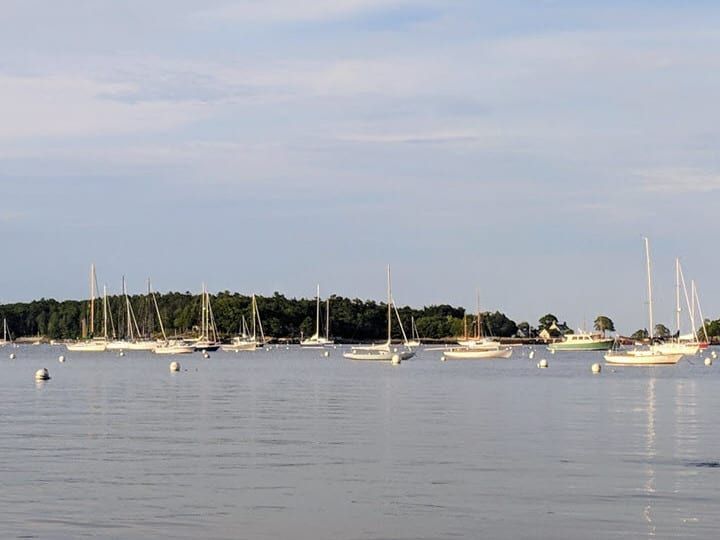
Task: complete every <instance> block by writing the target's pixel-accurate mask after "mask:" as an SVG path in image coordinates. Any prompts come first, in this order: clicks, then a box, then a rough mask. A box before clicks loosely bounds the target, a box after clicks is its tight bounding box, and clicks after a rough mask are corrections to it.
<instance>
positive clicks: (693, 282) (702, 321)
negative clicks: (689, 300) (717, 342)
mask: <svg viewBox="0 0 720 540" xmlns="http://www.w3.org/2000/svg"><path fill="white" fill-rule="evenodd" d="M690 286H691V287H692V293H693V306H695V303H696V302H697V307H698V313H699V314H700V322H701V323H702V329H703V334H705V342H706V343H707V342H709V341H710V338H708V334H707V328H706V327H705V317H704V316H703V312H702V307H701V306H700V297H699V296H698V292H697V287H695V281H694V280H691V282H690ZM693 309H694V308H693ZM694 332H695V330H693V333H694ZM695 339H697V337H696V338H695Z"/></svg>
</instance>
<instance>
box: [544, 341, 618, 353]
mask: <svg viewBox="0 0 720 540" xmlns="http://www.w3.org/2000/svg"><path fill="white" fill-rule="evenodd" d="M613 343H615V340H614V339H603V340H597V341H593V342H588V343H565V342H559V343H552V344H550V345H548V350H550V351H555V352H559V351H609V350H610V349H612V346H613Z"/></svg>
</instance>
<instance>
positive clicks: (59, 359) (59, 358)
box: [58, 354, 65, 364]
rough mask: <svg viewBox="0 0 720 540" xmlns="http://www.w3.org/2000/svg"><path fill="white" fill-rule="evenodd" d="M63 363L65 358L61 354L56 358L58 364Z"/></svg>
mask: <svg viewBox="0 0 720 540" xmlns="http://www.w3.org/2000/svg"><path fill="white" fill-rule="evenodd" d="M64 361H65V357H64V356H63V355H62V354H61V355H60V356H58V362H60V363H61V364H62V363H63V362H64Z"/></svg>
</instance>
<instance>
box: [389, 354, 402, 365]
mask: <svg viewBox="0 0 720 540" xmlns="http://www.w3.org/2000/svg"><path fill="white" fill-rule="evenodd" d="M391 362H392V365H393V366H399V365H400V355H399V354H393V355H392V360H391Z"/></svg>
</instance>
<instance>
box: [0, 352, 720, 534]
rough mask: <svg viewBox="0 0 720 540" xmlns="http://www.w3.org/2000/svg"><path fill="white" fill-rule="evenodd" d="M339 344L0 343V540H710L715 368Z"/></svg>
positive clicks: (717, 475) (714, 517)
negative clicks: (39, 379)
mask: <svg viewBox="0 0 720 540" xmlns="http://www.w3.org/2000/svg"><path fill="white" fill-rule="evenodd" d="M10 352H15V354H17V359H15V360H9V359H8V354H9V353H10ZM340 352H341V351H339V350H331V355H330V357H329V358H324V357H323V356H322V355H321V352H320V351H317V350H299V349H297V348H293V349H291V350H285V349H280V350H272V351H271V352H264V351H258V352H256V353H240V354H231V353H221V352H218V353H214V354H213V355H212V357H211V358H210V359H203V358H202V357H201V356H200V355H193V356H189V357H188V356H183V357H179V358H177V359H179V361H180V362H181V363H182V367H183V371H182V372H181V373H175V374H172V373H170V372H169V370H168V364H169V362H170V361H171V359H170V358H162V357H154V356H152V355H150V354H145V353H128V354H127V355H126V356H125V357H124V358H119V357H117V356H116V355H114V354H112V353H105V354H102V355H93V354H82V353H68V352H66V351H64V349H62V348H59V347H49V346H34V347H33V346H27V347H21V348H19V349H10V348H7V347H6V348H4V349H1V350H0V404H1V406H2V408H1V411H0V415H1V416H0V418H1V420H0V484H1V489H0V528H1V530H2V535H1V536H2V537H3V538H43V539H60V538H68V539H69V538H83V537H97V538H123V539H140V538H153V537H155V538H160V537H162V538H187V539H197V538H208V539H225V538H228V539H230V538H248V539H265V538H293V539H338V538H343V539H381V538H400V539H416V538H426V539H435V538H478V537H479V536H484V537H486V538H514V539H519V538H553V539H562V538H568V539H570V538H572V539H575V538H580V537H592V538H633V539H634V538H639V537H658V538H708V539H710V538H716V537H717V531H718V530H720V514H719V513H718V512H717V503H718V500H719V499H720V467H716V466H717V465H718V464H717V462H718V461H720V435H719V434H718V429H717V427H716V426H717V413H718V411H719V410H720V408H719V406H720V362H718V364H717V365H716V366H713V367H711V368H707V367H705V366H703V365H702V358H698V359H696V360H694V362H695V365H692V364H690V363H688V362H685V361H683V363H682V364H681V365H678V366H676V367H665V368H649V369H648V368H615V371H614V372H613V371H612V370H610V369H609V368H606V370H605V371H603V373H602V374H601V375H599V376H594V375H591V374H590V370H589V366H590V364H591V363H592V362H594V361H598V360H599V359H600V355H599V353H589V354H588V353H586V354H584V355H576V354H574V353H565V354H563V355H561V354H557V355H550V354H549V353H546V352H542V353H540V352H538V353H537V355H536V357H535V359H534V360H529V359H528V358H527V351H526V350H525V351H524V350H522V349H519V350H516V351H515V354H514V356H513V358H512V359H510V360H495V361H466V362H447V363H442V362H440V361H439V356H440V353H438V352H424V353H421V354H420V355H419V356H418V357H417V358H416V359H413V360H411V361H407V362H405V363H403V365H401V366H398V367H392V366H390V365H386V364H370V363H353V362H351V361H349V360H345V359H343V358H342V357H341V354H340ZM60 354H64V355H65V356H66V358H67V361H66V363H65V364H60V363H58V361H57V357H58V355H60ZM541 357H545V358H547V359H548V360H549V362H550V368H549V369H546V370H539V369H537V368H536V367H535V364H536V363H537V361H538V359H540V358H541ZM40 367H47V368H48V369H49V370H50V374H51V376H52V380H50V381H48V382H47V383H44V384H38V385H36V383H35V382H34V380H33V374H34V372H35V370H36V369H38V368H40Z"/></svg>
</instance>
